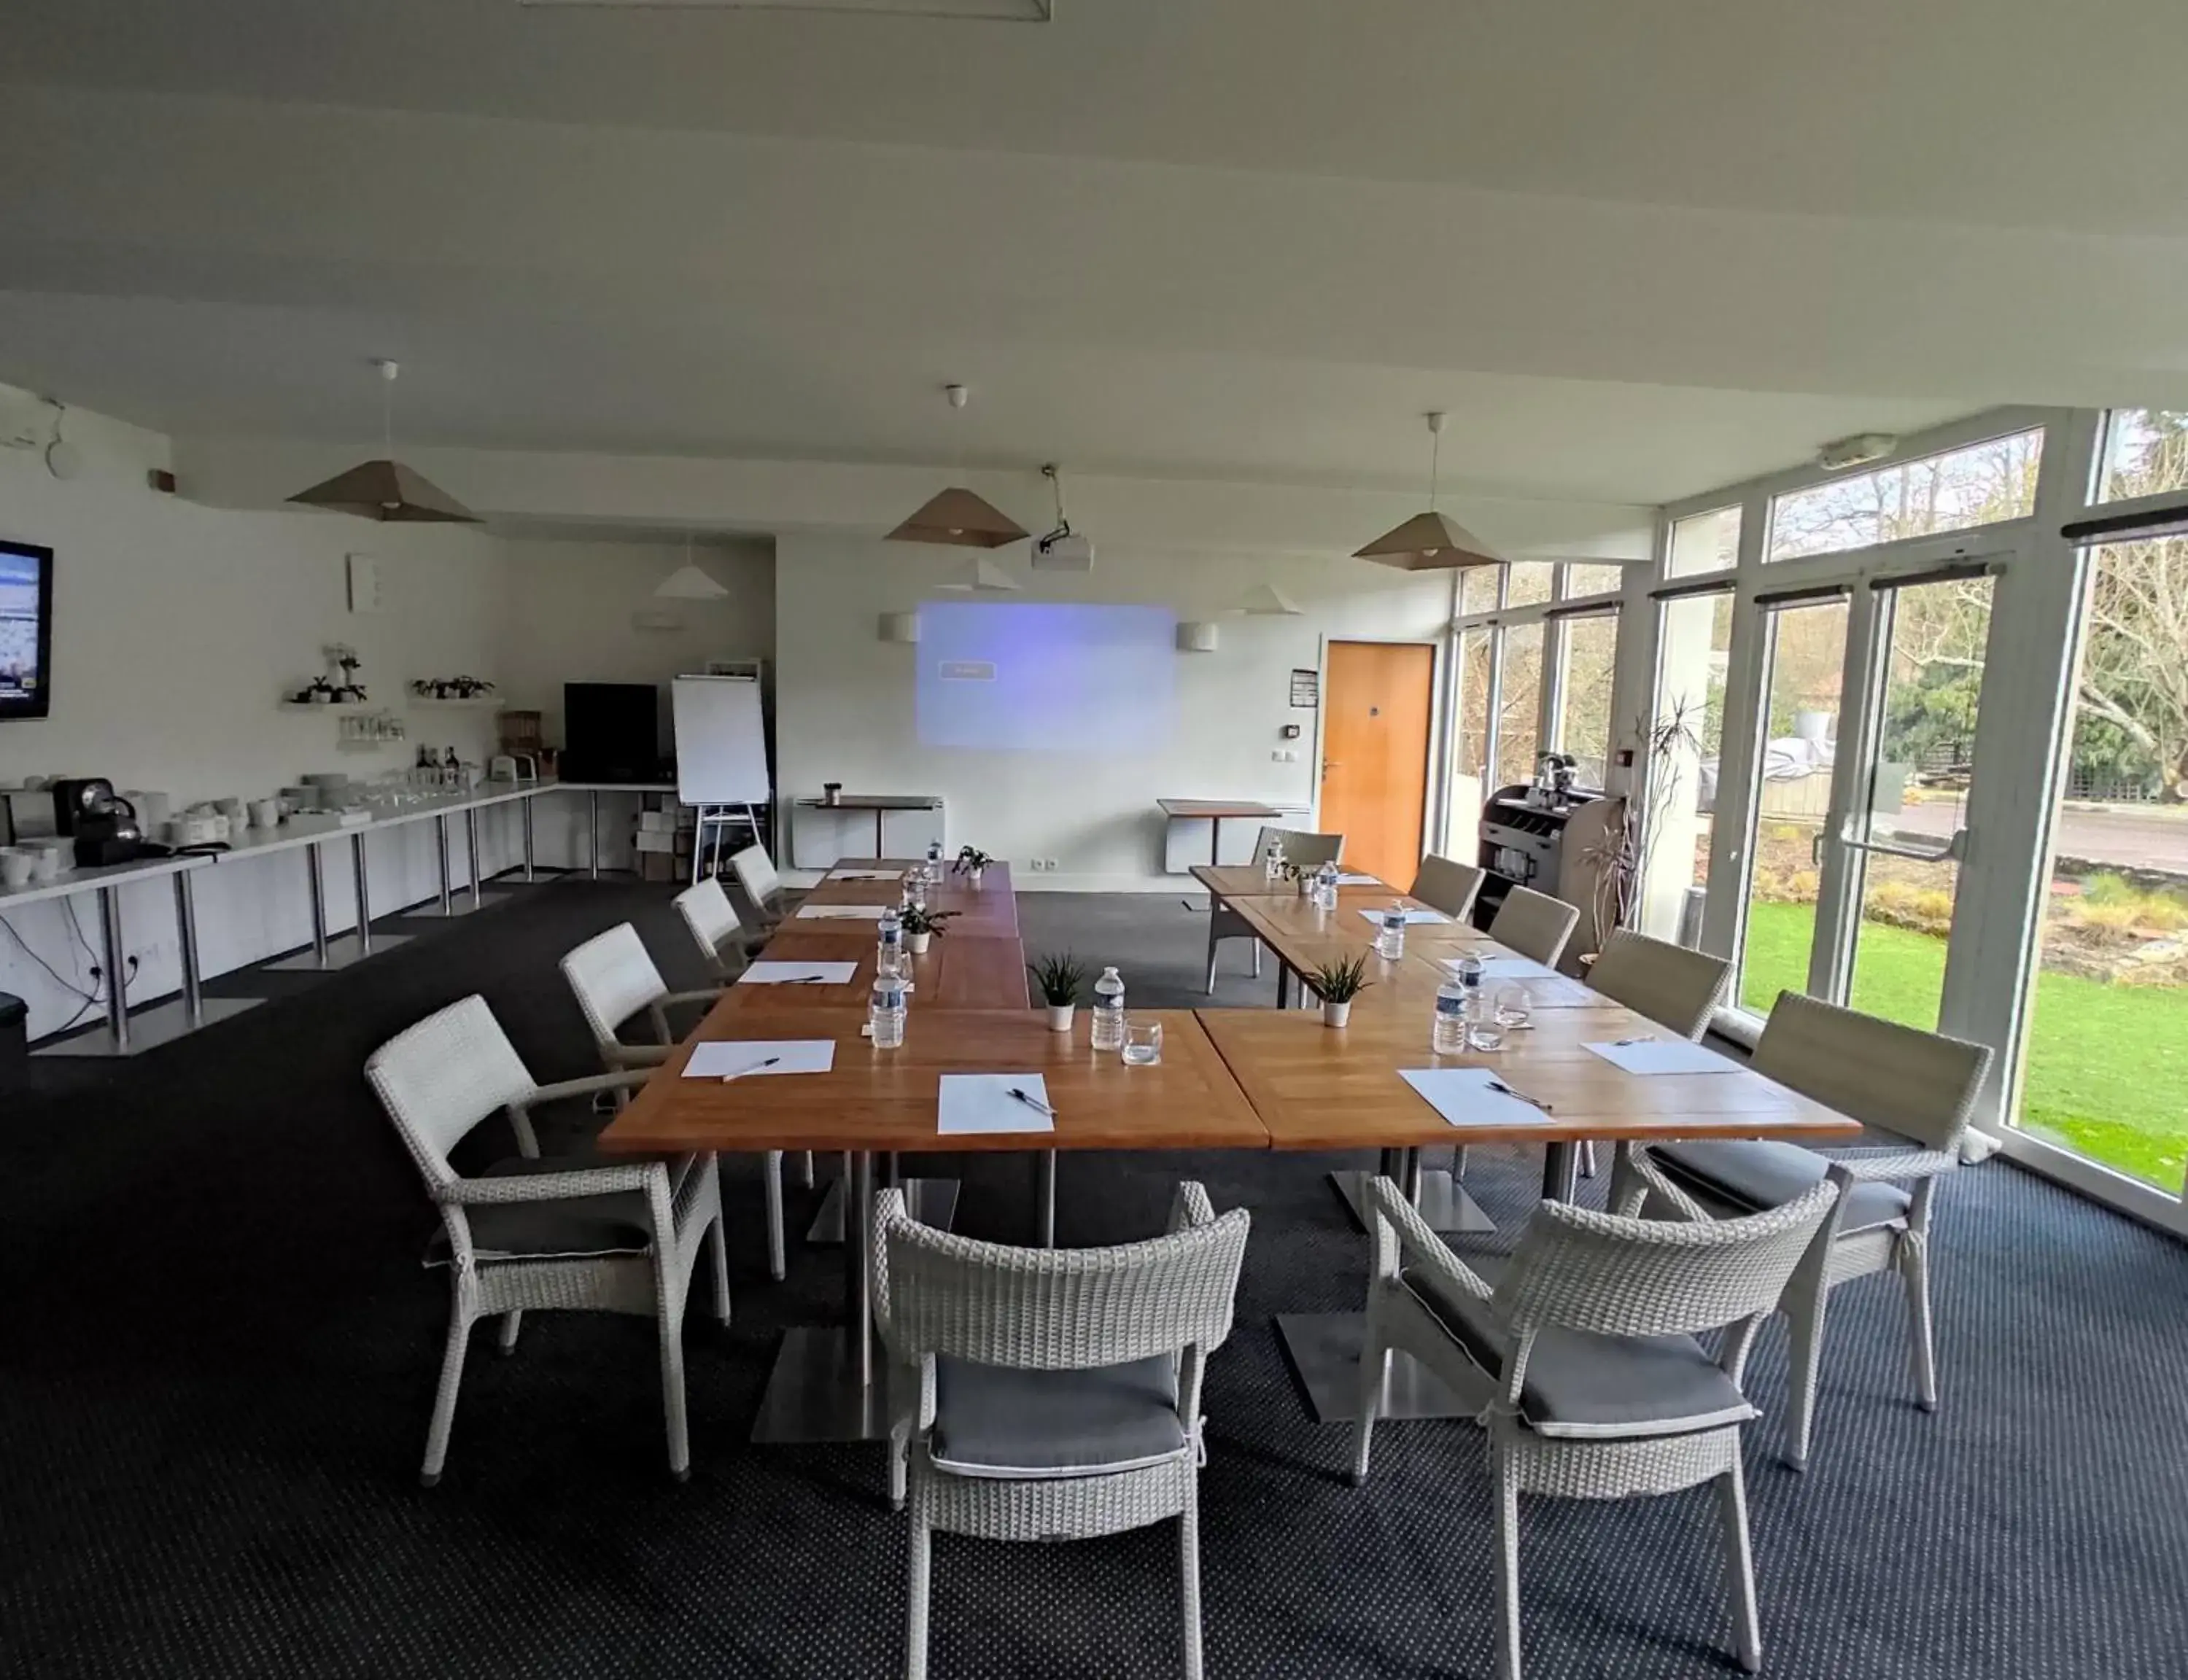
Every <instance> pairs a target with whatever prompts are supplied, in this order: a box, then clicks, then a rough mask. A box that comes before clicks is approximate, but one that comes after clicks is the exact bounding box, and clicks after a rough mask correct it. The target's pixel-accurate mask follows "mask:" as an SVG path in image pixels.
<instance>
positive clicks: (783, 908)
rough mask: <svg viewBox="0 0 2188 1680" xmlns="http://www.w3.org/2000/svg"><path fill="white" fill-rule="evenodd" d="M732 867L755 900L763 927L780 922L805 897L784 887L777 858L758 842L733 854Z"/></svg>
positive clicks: (756, 912) (746, 894)
mask: <svg viewBox="0 0 2188 1680" xmlns="http://www.w3.org/2000/svg"><path fill="white" fill-rule="evenodd" d="M730 871H732V872H733V873H734V874H735V875H736V877H737V885H738V886H740V887H742V888H744V892H745V897H746V898H747V899H750V900H751V901H752V907H753V915H754V916H758V918H759V920H760V922H761V925H762V926H763V927H770V926H772V925H773V924H774V923H775V922H780V921H781V920H782V918H783V917H784V916H787V915H788V914H789V913H790V909H791V906H792V905H795V904H796V903H797V902H798V900H799V899H802V898H804V896H805V895H804V894H803V893H793V892H791V891H789V890H788V889H787V888H785V887H784V886H783V884H782V877H781V876H779V875H777V874H776V873H775V860H774V859H773V858H770V856H768V854H767V848H766V847H764V846H763V845H760V844H758V843H757V842H755V843H753V844H752V845H749V846H747V847H746V848H744V849H743V850H742V851H740V852H736V853H733V854H731V855H730Z"/></svg>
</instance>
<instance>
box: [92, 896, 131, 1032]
mask: <svg viewBox="0 0 2188 1680" xmlns="http://www.w3.org/2000/svg"><path fill="white" fill-rule="evenodd" d="M99 944H101V945H102V946H104V948H105V952H106V957H105V961H106V1027H107V1030H108V1031H109V1032H110V1033H111V1034H113V1035H114V1047H115V1049H116V1050H117V1051H121V1052H122V1053H124V1054H127V1051H128V1049H129V995H128V994H129V952H128V950H127V947H126V946H124V945H123V944H122V941H121V888H119V887H102V888H99Z"/></svg>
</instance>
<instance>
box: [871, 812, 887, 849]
mask: <svg viewBox="0 0 2188 1680" xmlns="http://www.w3.org/2000/svg"><path fill="white" fill-rule="evenodd" d="M883 815H886V814H885V813H884V812H883V809H882V808H881V807H880V806H879V805H877V806H875V807H874V861H875V862H876V863H879V862H880V861H881V860H883V858H885V857H887V856H888V852H887V851H886V850H885V849H884V848H883V842H882V818H883Z"/></svg>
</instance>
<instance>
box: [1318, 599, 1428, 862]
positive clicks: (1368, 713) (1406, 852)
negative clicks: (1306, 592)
mask: <svg viewBox="0 0 2188 1680" xmlns="http://www.w3.org/2000/svg"><path fill="white" fill-rule="evenodd" d="M1434 710H1435V648H1434V647H1432V646H1430V645H1428V644H1427V643H1424V642H1376V641H1334V642H1332V643H1330V645H1329V676H1328V682H1327V684H1326V685H1324V692H1323V695H1322V815H1321V817H1320V819H1319V820H1320V824H1321V827H1322V832H1325V833H1328V834H1342V835H1343V836H1344V837H1345V864H1346V865H1347V866H1348V867H1349V868H1352V869H1357V870H1360V871H1363V872H1365V873H1368V874H1371V875H1379V876H1381V877H1383V879H1384V880H1385V881H1387V882H1390V884H1391V885H1392V886H1394V887H1410V886H1411V885H1412V884H1413V874H1414V871H1417V870H1418V869H1419V867H1420V864H1421V822H1422V818H1423V816H1424V814H1425V813H1426V810H1427V808H1428V781H1429V727H1430V718H1431V716H1432V714H1433V713H1434Z"/></svg>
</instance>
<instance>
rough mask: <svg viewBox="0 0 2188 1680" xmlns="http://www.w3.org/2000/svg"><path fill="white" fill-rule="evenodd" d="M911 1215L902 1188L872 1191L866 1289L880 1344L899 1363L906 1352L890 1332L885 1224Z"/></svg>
mask: <svg viewBox="0 0 2188 1680" xmlns="http://www.w3.org/2000/svg"><path fill="white" fill-rule="evenodd" d="M845 1189H846V1190H848V1189H849V1186H848V1185H847V1186H845ZM844 1199H845V1205H846V1206H849V1197H848V1196H846V1198H844ZM910 1218H911V1211H910V1209H908V1208H907V1207H906V1206H905V1199H904V1192H903V1191H902V1190H900V1189H888V1190H879V1191H877V1192H875V1193H874V1229H873V1243H872V1247H873V1260H872V1267H871V1271H872V1277H873V1283H872V1288H871V1290H870V1291H869V1292H868V1293H869V1294H870V1295H871V1300H872V1307H873V1315H874V1328H876V1329H877V1330H878V1331H880V1332H881V1338H882V1345H883V1346H884V1347H887V1348H888V1350H889V1355H890V1356H891V1357H892V1358H894V1359H895V1360H896V1361H898V1362H899V1363H903V1362H904V1359H905V1356H904V1353H903V1350H901V1349H899V1347H898V1346H897V1345H896V1344H895V1341H894V1337H893V1335H892V1330H893V1328H894V1322H895V1321H894V1319H892V1318H891V1317H890V1316H889V1276H888V1228H889V1226H892V1225H894V1224H895V1223H896V1222H897V1221H899V1220H908V1219H910Z"/></svg>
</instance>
